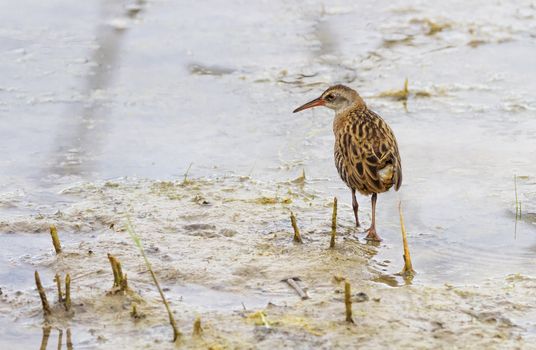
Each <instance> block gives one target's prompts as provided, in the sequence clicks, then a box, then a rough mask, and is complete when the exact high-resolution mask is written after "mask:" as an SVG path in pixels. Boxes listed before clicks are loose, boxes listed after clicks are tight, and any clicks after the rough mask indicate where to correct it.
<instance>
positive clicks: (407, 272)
mask: <svg viewBox="0 0 536 350" xmlns="http://www.w3.org/2000/svg"><path fill="white" fill-rule="evenodd" d="M398 213H399V215H400V230H401V231H402V244H403V245H404V255H403V257H404V268H403V269H402V271H401V272H400V274H401V275H402V276H405V277H413V276H414V275H415V270H413V265H412V264H411V256H410V254H409V246H408V237H407V234H406V226H405V225H404V215H402V203H401V202H398Z"/></svg>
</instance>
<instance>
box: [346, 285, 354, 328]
mask: <svg viewBox="0 0 536 350" xmlns="http://www.w3.org/2000/svg"><path fill="white" fill-rule="evenodd" d="M344 306H345V307H346V322H350V323H354V319H353V318H352V289H351V287H350V282H348V281H345V282H344Z"/></svg>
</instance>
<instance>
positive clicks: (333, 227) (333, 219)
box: [329, 197, 337, 248]
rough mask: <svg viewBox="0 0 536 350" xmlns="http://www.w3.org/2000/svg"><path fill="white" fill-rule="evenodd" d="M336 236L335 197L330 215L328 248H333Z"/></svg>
mask: <svg viewBox="0 0 536 350" xmlns="http://www.w3.org/2000/svg"><path fill="white" fill-rule="evenodd" d="M336 236H337V197H334V198H333V213H332V214H331V241H330V242H329V247H330V248H335V237H336Z"/></svg>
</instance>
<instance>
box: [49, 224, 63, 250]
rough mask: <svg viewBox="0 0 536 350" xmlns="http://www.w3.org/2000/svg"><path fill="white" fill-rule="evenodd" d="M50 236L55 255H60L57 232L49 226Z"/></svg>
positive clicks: (52, 226) (54, 227) (53, 227)
mask: <svg viewBox="0 0 536 350" xmlns="http://www.w3.org/2000/svg"><path fill="white" fill-rule="evenodd" d="M50 236H51V237H52V244H53V245H54V250H55V251H56V254H60V253H61V244H60V238H59V237H58V230H57V229H56V226H54V225H50Z"/></svg>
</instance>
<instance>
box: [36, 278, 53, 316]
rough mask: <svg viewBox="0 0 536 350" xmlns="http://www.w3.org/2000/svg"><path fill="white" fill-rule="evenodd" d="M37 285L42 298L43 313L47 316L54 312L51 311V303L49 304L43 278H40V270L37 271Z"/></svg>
mask: <svg viewBox="0 0 536 350" xmlns="http://www.w3.org/2000/svg"><path fill="white" fill-rule="evenodd" d="M35 285H36V286H37V291H38V292H39V298H41V304H42V305H43V315H45V317H47V316H48V315H50V314H51V313H52V312H51V311H50V305H48V300H47V295H46V293H45V289H44V288H43V285H42V284H41V278H39V272H37V271H35Z"/></svg>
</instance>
